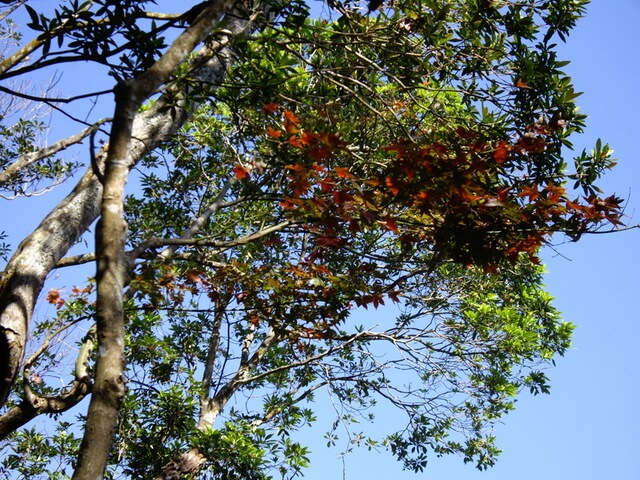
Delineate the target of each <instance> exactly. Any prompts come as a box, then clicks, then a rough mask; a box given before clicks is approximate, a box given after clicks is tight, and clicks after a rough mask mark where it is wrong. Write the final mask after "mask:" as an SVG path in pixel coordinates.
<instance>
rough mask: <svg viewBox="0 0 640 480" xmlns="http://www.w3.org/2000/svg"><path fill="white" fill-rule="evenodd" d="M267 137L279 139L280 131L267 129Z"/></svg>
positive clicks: (271, 128)
mask: <svg viewBox="0 0 640 480" xmlns="http://www.w3.org/2000/svg"><path fill="white" fill-rule="evenodd" d="M267 135H269V136H270V137H273V138H280V137H281V136H282V131H280V130H276V129H275V128H273V127H268V128H267Z"/></svg>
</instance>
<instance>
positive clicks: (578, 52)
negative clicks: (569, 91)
mask: <svg viewBox="0 0 640 480" xmlns="http://www.w3.org/2000/svg"><path fill="white" fill-rule="evenodd" d="M639 25H640V1H639V0H593V2H592V3H591V5H590V6H589V10H588V14H587V16H586V17H585V18H583V19H582V20H581V21H580V23H579V25H578V27H577V28H576V30H575V31H574V32H573V34H572V35H571V37H570V38H569V39H568V42H567V44H566V45H561V48H560V52H561V55H560V56H561V57H564V58H565V59H567V60H571V61H572V63H571V64H570V65H568V66H567V67H566V72H567V73H568V74H569V76H571V78H572V79H573V81H574V83H575V85H576V89H577V90H578V91H582V92H584V94H583V95H582V97H580V98H579V99H578V104H579V105H580V106H581V108H582V110H583V111H584V112H585V113H587V114H588V115H589V117H590V118H589V119H588V129H587V132H586V134H585V135H583V136H582V137H581V138H577V137H576V138H575V140H576V141H575V146H576V149H577V150H578V151H581V150H582V148H587V149H588V150H589V149H591V148H592V146H593V145H594V143H595V140H596V139H597V138H598V137H600V138H602V139H603V141H605V142H608V143H609V144H610V145H611V146H612V147H613V148H614V149H615V155H614V156H615V157H617V158H618V159H619V164H618V166H617V167H616V168H615V169H614V171H613V172H612V173H611V174H610V175H609V176H608V178H607V180H606V181H603V182H601V185H602V186H603V187H604V188H603V189H604V190H605V191H606V192H607V193H617V194H618V195H620V196H622V197H625V198H629V202H628V205H627V214H628V215H629V217H630V218H628V219H627V222H628V224H638V223H640V154H639V148H638V145H636V142H640V27H639ZM557 252H558V254H556V253H554V252H553V251H551V250H547V252H546V254H545V255H544V259H545V262H546V263H547V265H548V270H549V274H548V275H547V286H548V288H549V290H550V291H551V293H552V294H553V295H554V296H555V297H556V307H557V308H558V309H559V310H561V312H562V313H563V316H564V318H565V319H566V320H568V321H571V322H573V323H576V324H577V325H578V328H577V330H576V332H575V337H574V342H573V348H572V349H571V350H570V351H569V352H568V353H567V354H566V355H565V357H563V358H560V359H558V361H557V367H556V368H555V369H552V370H550V371H549V372H548V374H549V377H550V378H551V395H543V396H537V397H532V396H529V395H528V394H524V395H523V396H522V397H521V398H520V400H519V402H518V404H517V406H516V411H515V412H512V414H510V415H509V416H508V417H506V419H505V420H504V424H503V425H500V426H498V427H497V428H496V430H495V434H496V435H497V437H498V445H499V446H500V448H502V450H503V454H502V455H501V456H500V459H499V460H498V464H497V465H496V466H495V467H493V468H492V469H489V470H488V471H485V472H479V471H477V470H476V469H475V468H474V466H473V465H472V464H468V465H464V464H463V462H462V459H460V458H458V457H447V458H442V459H437V458H434V459H433V460H432V461H431V462H430V463H429V466H428V467H427V469H426V470H425V472H424V473H422V474H414V473H412V472H403V471H402V470H401V465H400V464H399V463H398V462H396V461H394V460H393V459H392V458H391V457H390V455H389V454H387V453H386V452H382V453H377V452H366V451H362V452H358V453H353V454H350V455H348V456H347V457H346V459H345V464H344V468H345V470H344V471H345V472H346V477H345V478H346V479H348V480H372V479H388V478H392V479H394V480H417V479H421V478H432V479H438V480H467V479H469V480H477V479H478V480H480V479H485V480H514V479H517V480H541V479H544V480H556V479H562V480H574V479H581V480H591V479H598V480H601V479H607V480H635V479H640V403H639V399H640V348H639V347H638V342H639V341H640V314H639V303H640V302H639V301H640V230H638V229H636V230H633V231H629V232H622V233H617V234H614V235H595V236H591V237H588V238H583V239H582V240H580V242H579V243H577V244H575V243H569V244H564V245H560V246H558V247H557ZM380 420H381V421H384V419H380ZM392 420H393V419H390V421H392ZM311 435H312V434H311V432H309V436H311ZM323 445H324V442H322V439H319V442H318V447H316V454H315V455H314V456H313V457H312V458H313V460H314V463H315V464H314V465H312V468H311V469H310V471H309V473H308V474H307V475H306V478H307V479H309V480H333V479H341V478H342V474H343V463H342V461H341V460H340V459H339V458H338V457H339V454H340V451H339V450H336V449H334V450H328V451H327V450H326V449H324V448H323Z"/></svg>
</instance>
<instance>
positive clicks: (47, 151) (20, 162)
mask: <svg viewBox="0 0 640 480" xmlns="http://www.w3.org/2000/svg"><path fill="white" fill-rule="evenodd" d="M109 121H111V119H110V118H103V119H101V120H98V121H97V122H96V123H94V124H93V125H92V126H90V127H89V128H85V129H84V130H82V131H81V132H78V133H76V134H75V135H71V136H70V137H67V138H63V139H61V140H58V141H57V142H55V143H54V144H53V145H50V146H49V147H45V148H41V149H39V150H36V151H35V152H29V153H24V154H22V155H20V157H18V159H17V160H16V161H15V162H13V163H12V164H11V165H9V166H8V167H7V168H5V169H4V170H3V171H2V172H0V186H1V185H3V184H5V183H7V182H8V181H9V180H10V179H11V177H12V176H13V175H15V174H16V173H18V172H19V171H20V170H24V169H25V168H27V167H29V166H30V165H32V164H34V163H36V162H38V161H40V160H43V159H45V158H47V157H50V156H51V155H55V154H56V153H58V152H60V151H62V150H65V149H66V148H68V147H70V146H71V145H74V144H76V143H81V142H82V141H83V140H84V139H85V138H86V137H87V136H89V135H92V134H94V133H95V132H96V131H97V130H98V129H99V128H100V126H101V125H103V124H105V123H107V122H109Z"/></svg>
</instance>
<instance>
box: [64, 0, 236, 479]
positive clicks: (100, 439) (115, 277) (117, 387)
mask: <svg viewBox="0 0 640 480" xmlns="http://www.w3.org/2000/svg"><path fill="white" fill-rule="evenodd" d="M232 5H233V2H226V1H220V2H211V3H208V4H207V5H206V6H205V7H204V8H203V10H202V11H201V12H200V13H199V15H198V16H197V17H196V18H195V20H194V21H193V23H192V24H191V25H190V26H189V27H188V28H187V29H186V30H185V31H184V32H183V33H182V34H181V35H180V36H179V37H178V38H177V39H176V40H175V41H174V43H173V44H172V45H171V46H170V47H169V48H168V49H167V51H166V52H165V53H164V55H163V56H162V57H160V59H159V60H158V61H157V62H156V63H154V64H153V65H152V66H151V67H150V68H149V69H148V70H147V71H146V72H145V73H144V74H142V75H141V76H140V77H139V78H136V79H133V80H129V81H126V82H124V83H122V84H120V85H119V86H118V87H117V88H116V91H115V101H116V108H115V113H114V119H113V126H112V129H111V135H110V138H109V149H108V153H107V159H106V165H105V172H104V179H103V193H102V205H101V210H100V221H99V222H98V226H97V229H96V258H97V273H96V284H97V302H96V327H97V328H96V333H97V341H98V353H97V355H96V368H95V384H94V387H93V392H92V395H91V402H90V404H89V413H88V416H87V423H86V426H85V432H84V437H83V440H82V444H81V446H80V454H79V457H78V464H77V466H76V469H75V471H74V474H73V477H72V478H73V480H95V479H98V478H102V476H103V475H104V471H105V468H106V465H107V459H108V455H109V451H110V447H111V441H112V438H113V430H114V428H115V425H116V422H117V416H118V410H119V407H120V403H121V402H122V399H123V398H124V394H125V382H124V348H125V315H124V298H123V294H124V288H125V286H126V284H127V283H128V276H129V274H130V273H131V265H130V259H129V257H128V256H127V254H126V252H125V245H126V238H127V225H126V221H125V218H124V188H125V184H126V181H127V176H128V173H129V169H130V166H131V164H132V160H131V158H130V153H131V144H132V141H133V127H134V119H135V116H136V112H137V111H138V110H139V108H140V106H141V105H142V104H143V102H144V101H145V100H146V99H147V98H149V96H151V95H152V94H153V93H154V92H155V91H156V90H157V89H158V88H159V87H160V86H161V85H163V84H164V83H165V82H167V81H168V80H169V78H170V77H171V75H172V74H173V73H174V72H175V70H176V68H177V67H178V66H179V65H180V64H182V63H183V62H185V61H186V60H187V57H188V55H189V54H190V53H191V52H192V51H193V50H194V49H195V48H196V47H197V46H198V45H199V44H201V43H202V42H203V41H204V40H205V39H206V37H207V36H208V35H209V34H210V33H211V31H212V30H213V29H214V28H215V27H216V25H217V21H218V18H219V17H220V15H221V14H222V13H223V12H225V11H228V9H230V7H231V6H232Z"/></svg>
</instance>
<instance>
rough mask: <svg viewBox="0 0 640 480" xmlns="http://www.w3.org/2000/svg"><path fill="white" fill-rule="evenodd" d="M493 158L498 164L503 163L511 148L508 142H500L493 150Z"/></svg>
mask: <svg viewBox="0 0 640 480" xmlns="http://www.w3.org/2000/svg"><path fill="white" fill-rule="evenodd" d="M493 158H494V159H495V161H496V163H497V164H498V165H502V164H503V163H504V162H506V161H507V159H508V158H509V148H508V144H507V142H500V143H498V146H497V148H496V151H495V152H493Z"/></svg>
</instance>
